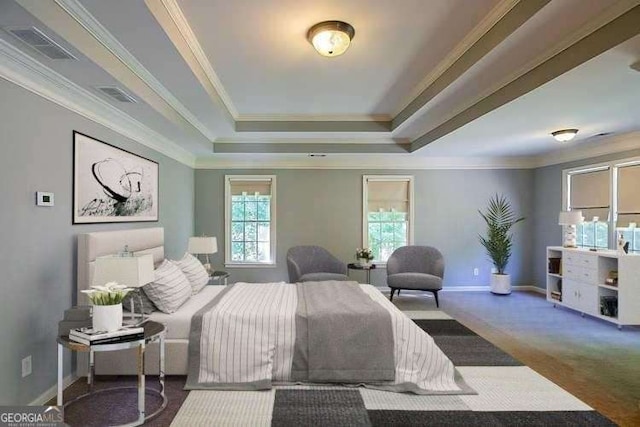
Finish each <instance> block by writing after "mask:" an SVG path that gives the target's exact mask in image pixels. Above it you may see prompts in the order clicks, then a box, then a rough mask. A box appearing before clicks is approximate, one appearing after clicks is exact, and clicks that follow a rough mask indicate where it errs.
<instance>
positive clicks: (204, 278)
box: [173, 252, 209, 295]
mask: <svg viewBox="0 0 640 427" xmlns="http://www.w3.org/2000/svg"><path fill="white" fill-rule="evenodd" d="M173 262H174V263H175V264H176V265H177V266H178V267H180V270H182V272H183V273H184V275H185V276H187V279H189V284H190V285H191V291H192V294H193V295H195V294H197V293H198V292H200V291H201V290H202V289H203V288H204V287H205V286H207V284H208V283H209V273H207V270H205V268H204V265H202V263H201V262H200V261H199V260H198V258H196V257H194V256H193V255H191V254H190V253H189V252H186V253H185V254H184V256H183V257H182V259H181V260H180V261H173Z"/></svg>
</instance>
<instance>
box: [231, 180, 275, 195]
mask: <svg viewBox="0 0 640 427" xmlns="http://www.w3.org/2000/svg"><path fill="white" fill-rule="evenodd" d="M229 184H230V187H231V195H233V196H239V195H242V194H243V193H247V194H248V195H253V194H256V193H258V194H259V195H261V196H268V195H270V194H271V180H270V179H256V180H244V179H243V180H239V179H232V180H230V182H229Z"/></svg>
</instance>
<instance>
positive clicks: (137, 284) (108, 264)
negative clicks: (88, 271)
mask: <svg viewBox="0 0 640 427" xmlns="http://www.w3.org/2000/svg"><path fill="white" fill-rule="evenodd" d="M125 253H127V254H131V255H129V256H118V255H115V256H104V257H98V258H96V261H95V270H94V273H93V284H94V285H104V284H105V283H108V282H117V283H118V284H119V285H124V286H126V287H128V288H134V290H133V291H132V292H134V293H135V294H136V295H137V296H138V298H137V299H138V302H139V303H140V314H141V320H140V322H138V323H137V324H141V323H144V321H145V318H144V310H143V309H142V296H141V295H140V288H141V287H142V286H144V285H146V284H147V283H151V282H153V280H154V278H155V277H154V269H153V256H152V255H150V254H148V255H133V254H132V253H131V252H125ZM131 313H132V315H133V316H134V317H135V306H134V299H133V296H132V299H131Z"/></svg>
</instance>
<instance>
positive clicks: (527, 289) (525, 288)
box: [513, 285, 547, 295]
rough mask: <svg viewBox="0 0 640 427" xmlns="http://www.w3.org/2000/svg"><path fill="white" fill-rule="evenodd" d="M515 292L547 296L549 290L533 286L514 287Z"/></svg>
mask: <svg viewBox="0 0 640 427" xmlns="http://www.w3.org/2000/svg"><path fill="white" fill-rule="evenodd" d="M513 290H514V291H525V292H534V293H536V294H541V295H546V294H547V290H546V289H542V288H539V287H537V286H533V285H523V286H514V287H513Z"/></svg>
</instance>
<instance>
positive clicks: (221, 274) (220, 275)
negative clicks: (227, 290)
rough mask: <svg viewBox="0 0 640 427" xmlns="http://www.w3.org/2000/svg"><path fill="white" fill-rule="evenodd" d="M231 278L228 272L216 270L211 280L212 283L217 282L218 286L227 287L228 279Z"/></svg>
mask: <svg viewBox="0 0 640 427" xmlns="http://www.w3.org/2000/svg"><path fill="white" fill-rule="evenodd" d="M229 276H230V274H229V273H227V272H226V271H222V270H216V271H214V272H213V273H211V275H210V276H209V278H210V279H211V281H215V284H216V285H225V286H227V279H228V278H229ZM210 284H212V283H210Z"/></svg>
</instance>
